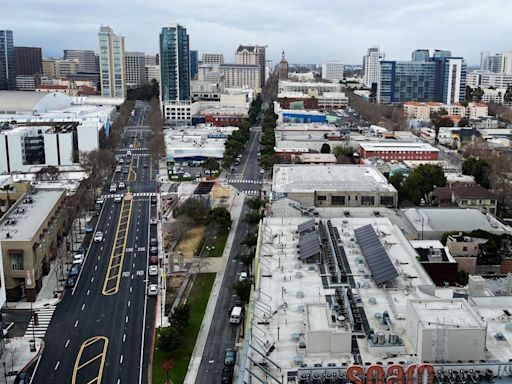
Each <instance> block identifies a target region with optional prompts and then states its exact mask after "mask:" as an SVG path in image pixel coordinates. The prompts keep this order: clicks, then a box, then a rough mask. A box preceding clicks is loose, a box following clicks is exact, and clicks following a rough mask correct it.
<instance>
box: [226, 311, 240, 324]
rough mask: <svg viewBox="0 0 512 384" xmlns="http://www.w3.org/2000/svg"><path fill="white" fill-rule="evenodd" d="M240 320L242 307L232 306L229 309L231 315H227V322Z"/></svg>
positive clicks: (233, 322)
mask: <svg viewBox="0 0 512 384" xmlns="http://www.w3.org/2000/svg"><path fill="white" fill-rule="evenodd" d="M241 320H242V307H233V309H232V310H231V316H229V322H230V323H231V324H240V321H241Z"/></svg>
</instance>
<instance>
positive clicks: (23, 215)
mask: <svg viewBox="0 0 512 384" xmlns="http://www.w3.org/2000/svg"><path fill="white" fill-rule="evenodd" d="M64 193H65V191H64V190H63V189H37V192H36V193H26V194H25V195H24V196H23V197H21V198H20V199H19V200H18V201H17V202H16V204H14V205H13V206H12V207H11V208H10V209H9V211H8V213H6V214H5V215H4V216H3V217H2V219H1V220H0V240H2V241H30V240H31V239H32V238H33V237H34V235H35V233H36V231H37V230H38V229H39V227H40V226H41V225H42V224H43V222H44V221H45V220H46V218H47V216H48V214H49V213H50V211H51V210H52V209H53V207H54V206H55V204H56V203H57V201H58V200H59V199H60V198H61V196H62V195H63V194H64ZM7 234H9V237H7Z"/></svg>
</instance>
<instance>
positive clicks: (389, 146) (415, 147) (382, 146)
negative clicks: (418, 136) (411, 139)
mask: <svg viewBox="0 0 512 384" xmlns="http://www.w3.org/2000/svg"><path fill="white" fill-rule="evenodd" d="M359 146H360V147H361V148H363V149H364V150H365V151H388V150H395V149H398V150H401V151H421V152H439V149H437V148H436V147H433V146H432V145H430V144H428V143H403V142H394V141H381V142H372V143H366V142H362V143H361V144H359Z"/></svg>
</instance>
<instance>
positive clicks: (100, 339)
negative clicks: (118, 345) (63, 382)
mask: <svg viewBox="0 0 512 384" xmlns="http://www.w3.org/2000/svg"><path fill="white" fill-rule="evenodd" d="M99 342H103V350H102V351H101V353H100V354H98V355H97V356H96V357H94V358H92V359H89V360H88V361H86V362H85V363H84V364H80V360H81V359H82V355H83V353H84V350H85V349H86V348H88V347H90V346H91V345H94V344H96V343H99ZM107 349H108V338H106V337H104V336H94V337H91V338H90V339H87V340H86V341H84V342H83V343H82V345H81V346H80V350H79V351H78V355H77V357H76V360H75V365H74V367H73V377H72V378H71V384H76V375H77V373H78V371H79V370H80V369H82V368H83V367H85V366H87V365H89V364H92V363H93V362H94V361H96V360H97V359H98V358H101V361H100V366H99V369H98V375H97V376H96V377H95V378H94V379H92V380H90V381H89V382H88V384H90V383H94V382H96V383H101V378H102V377H103V368H104V366H105V359H106V357H107Z"/></svg>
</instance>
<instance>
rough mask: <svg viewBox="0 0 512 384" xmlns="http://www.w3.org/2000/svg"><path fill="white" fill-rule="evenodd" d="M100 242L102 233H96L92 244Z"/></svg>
mask: <svg viewBox="0 0 512 384" xmlns="http://www.w3.org/2000/svg"><path fill="white" fill-rule="evenodd" d="M102 241H103V232H101V231H98V232H96V234H95V235H94V242H95V243H101V242H102Z"/></svg>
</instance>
